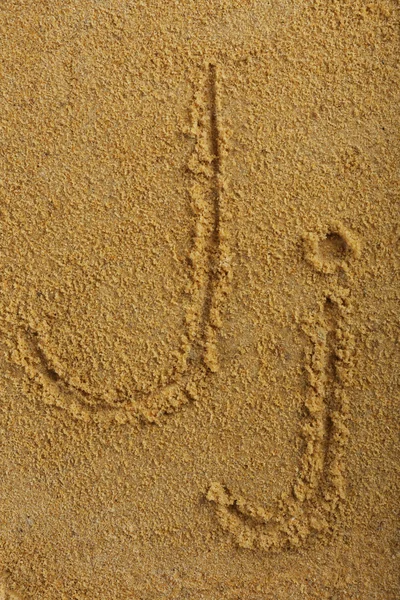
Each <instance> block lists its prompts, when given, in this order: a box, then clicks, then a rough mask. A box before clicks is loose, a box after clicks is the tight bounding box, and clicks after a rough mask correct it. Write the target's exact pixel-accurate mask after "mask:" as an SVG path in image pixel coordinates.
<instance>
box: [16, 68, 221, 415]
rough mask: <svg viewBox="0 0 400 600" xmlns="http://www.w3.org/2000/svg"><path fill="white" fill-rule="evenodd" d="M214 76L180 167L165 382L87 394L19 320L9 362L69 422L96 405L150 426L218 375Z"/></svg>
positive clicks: (212, 71)
mask: <svg viewBox="0 0 400 600" xmlns="http://www.w3.org/2000/svg"><path fill="white" fill-rule="evenodd" d="M220 76H221V70H220V68H219V67H217V65H216V64H214V63H208V64H207V65H206V68H205V69H203V76H202V79H201V81H200V85H199V89H197V90H196V91H195V94H194V101H193V104H192V107H191V108H192V111H191V112H192V123H191V128H190V135H191V137H192V138H193V139H194V147H193V152H192V154H191V157H190V160H189V163H188V171H189V174H190V175H189V179H190V181H191V184H190V187H189V190H188V193H189V197H190V203H191V207H192V210H193V212H194V215H195V218H196V222H195V230H194V232H193V245H192V249H191V252H190V255H189V257H188V263H189V264H190V267H191V281H190V284H189V286H188V289H187V290H186V292H187V296H188V298H189V302H188V308H187V311H186V317H185V326H186V331H185V332H184V333H183V335H182V344H181V347H180V350H179V352H178V360H177V361H176V365H175V367H174V369H173V370H170V372H168V373H167V374H166V375H165V377H164V379H165V380H167V383H166V384H165V385H162V386H161V387H159V388H158V389H157V391H156V392H154V393H145V392H143V391H141V390H139V389H137V388H135V386H134V382H132V386H131V388H130V389H129V390H126V389H124V390H122V389H117V388H116V389H112V390H110V389H106V388H105V389H104V390H102V391H100V392H99V391H97V390H96V391H95V390H93V389H91V387H90V384H87V383H85V382H84V381H82V379H80V378H79V377H77V376H76V375H75V376H70V375H69V373H68V372H67V371H66V369H65V367H64V366H63V365H62V363H61V362H60V361H59V360H58V359H57V357H56V356H55V355H54V354H52V353H51V352H50V351H49V349H48V348H49V345H50V344H49V343H47V342H48V340H47V337H46V333H45V332H44V331H40V326H38V324H37V323H36V324H33V323H32V322H29V320H28V319H27V318H25V319H24V318H23V317H22V318H21V320H22V325H21V327H20V328H19V333H18V340H17V349H16V350H15V351H14V353H13V358H14V360H15V361H16V362H18V363H19V364H21V365H23V366H24V368H25V369H26V372H27V374H28V376H29V378H30V381H31V382H35V383H36V384H37V385H38V386H39V387H40V388H41V390H42V392H43V394H44V398H45V400H46V401H47V402H48V403H50V404H56V405H58V406H62V407H64V408H68V409H69V410H70V411H72V412H73V413H74V414H75V415H76V416H77V417H81V418H87V417H88V416H90V415H91V414H92V413H93V412H96V411H97V410H98V408H99V407H101V408H102V409H105V410H111V411H115V410H118V411H119V414H120V417H121V419H125V418H129V419H131V418H136V417H142V418H144V419H145V420H147V421H154V420H157V418H158V417H159V416H160V415H161V414H163V413H167V412H172V411H175V410H177V409H178V408H179V407H180V406H181V405H182V404H184V403H187V402H188V401H189V399H190V398H193V397H195V396H196V389H197V386H198V384H199V382H200V380H201V379H203V378H204V377H205V376H206V375H207V373H208V372H210V371H211V372H215V371H217V370H218V359H217V335H218V330H219V329H220V327H221V326H222V320H221V310H222V306H223V302H224V299H225V296H226V294H227V293H228V289H229V282H230V280H231V278H232V270H231V266H230V259H229V241H228V236H227V234H226V232H225V231H224V227H223V225H224V219H225V218H228V217H227V211H226V209H225V206H224V203H225V202H226V178H225V174H224V158H225V156H226V152H227V144H226V140H225V135H224V129H223V127H222V125H221V105H220V89H219V88H220ZM21 313H23V311H21ZM39 325H40V324H39ZM121 411H122V412H121Z"/></svg>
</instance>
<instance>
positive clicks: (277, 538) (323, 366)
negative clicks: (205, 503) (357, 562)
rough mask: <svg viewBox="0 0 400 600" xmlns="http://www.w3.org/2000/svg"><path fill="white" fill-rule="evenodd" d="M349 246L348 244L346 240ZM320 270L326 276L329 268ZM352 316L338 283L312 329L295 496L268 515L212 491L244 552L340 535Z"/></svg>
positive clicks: (217, 488)
mask: <svg viewBox="0 0 400 600" xmlns="http://www.w3.org/2000/svg"><path fill="white" fill-rule="evenodd" d="M349 235H350V234H349ZM350 237H351V236H350ZM343 241H344V243H347V242H346V239H345V238H343ZM306 248H307V247H306ZM314 266H315V265H314ZM319 270H320V272H325V273H326V269H319ZM339 270H340V268H332V269H331V271H330V272H331V273H338V272H339ZM351 312H352V309H351V296H350V291H349V289H344V288H341V287H340V286H339V284H338V280H337V277H336V278H335V281H334V282H332V284H331V286H330V288H329V290H328V292H327V293H325V294H324V297H323V302H322V303H321V305H320V311H319V313H318V314H317V315H316V316H312V317H310V319H309V320H308V322H307V323H306V324H305V327H304V329H305V332H306V333H307V335H308V336H309V339H310V341H311V350H310V351H309V352H308V353H307V354H306V365H305V369H306V372H307V376H308V392H307V396H306V398H305V402H304V404H305V410H306V414H307V416H306V419H305V421H304V422H303V424H302V427H301V429H302V436H303V439H304V452H303V456H302V458H301V464H300V469H299V475H298V477H297V479H296V481H295V482H294V484H293V486H292V490H291V493H290V494H284V495H283V496H282V497H281V498H280V499H279V500H278V501H277V502H276V505H275V507H274V509H273V510H266V509H265V508H263V507H262V506H260V505H258V504H255V503H253V502H251V501H249V500H247V499H246V498H244V497H242V496H235V495H234V494H232V493H230V491H229V490H228V488H227V487H225V486H224V485H222V484H221V483H219V482H214V483H213V484H212V485H211V486H210V487H209V489H208V492H207V499H208V500H209V501H210V502H212V503H213V504H214V507H215V511H216V515H217V518H218V520H219V522H220V524H221V526H222V527H223V528H224V529H225V530H226V531H227V532H229V533H230V534H231V535H232V536H233V538H234V540H235V541H236V543H237V544H238V545H240V546H242V547H244V548H252V549H256V548H259V549H262V550H275V551H276V550H283V549H286V548H297V547H299V546H301V545H303V544H304V543H305V542H306V540H307V539H308V538H309V537H310V536H311V535H319V536H326V535H328V534H330V533H331V532H332V531H333V529H334V526H335V521H336V520H337V518H338V516H339V511H340V506H341V503H342V500H343V499H344V497H345V486H344V477H343V462H344V450H345V445H346V441H347V437H348V429H347V427H346V420H347V417H348V410H349V408H348V399H347V388H348V387H349V385H350V382H351V377H352V361H353V353H354V337H353V335H352V333H351V319H350V315H351Z"/></svg>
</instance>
